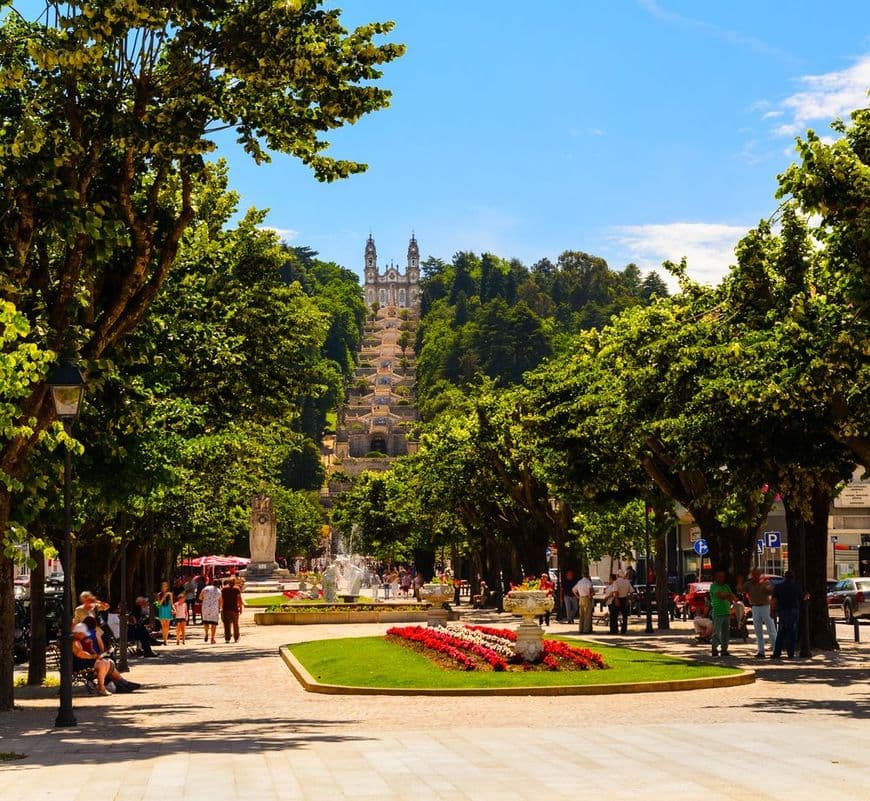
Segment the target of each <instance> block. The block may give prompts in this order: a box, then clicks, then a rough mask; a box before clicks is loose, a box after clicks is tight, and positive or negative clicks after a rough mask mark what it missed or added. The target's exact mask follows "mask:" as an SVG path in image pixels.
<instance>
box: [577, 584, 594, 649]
mask: <svg viewBox="0 0 870 801" xmlns="http://www.w3.org/2000/svg"><path fill="white" fill-rule="evenodd" d="M594 593H595V586H594V585H593V584H592V579H590V578H589V570H584V571H583V578H582V579H580V581H578V582H577V583H576V584H575V585H574V595H576V596H577V597H578V598H579V599H580V633H581V634H591V633H592V607H593V604H594V601H593V600H592V596H593V595H594Z"/></svg>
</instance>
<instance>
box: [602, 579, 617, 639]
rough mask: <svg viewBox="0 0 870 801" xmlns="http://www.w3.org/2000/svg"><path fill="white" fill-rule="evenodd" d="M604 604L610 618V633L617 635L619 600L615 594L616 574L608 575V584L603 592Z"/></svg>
mask: <svg viewBox="0 0 870 801" xmlns="http://www.w3.org/2000/svg"><path fill="white" fill-rule="evenodd" d="M604 603H605V604H606V605H607V613H608V615H609V616H610V633H611V634H619V600H618V597H617V594H616V573H611V574H610V584H608V585H607V588H606V589H605V590H604Z"/></svg>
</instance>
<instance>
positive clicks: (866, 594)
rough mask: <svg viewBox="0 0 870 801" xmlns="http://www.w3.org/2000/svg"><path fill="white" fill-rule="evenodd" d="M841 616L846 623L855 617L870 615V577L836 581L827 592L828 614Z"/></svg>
mask: <svg viewBox="0 0 870 801" xmlns="http://www.w3.org/2000/svg"><path fill="white" fill-rule="evenodd" d="M832 612H833V613H835V614H836V615H837V616H839V615H841V614H842V616H843V618H844V620H845V621H846V622H847V623H851V622H852V620H853V619H854V618H856V617H870V578H848V579H843V580H842V581H838V582H837V584H836V586H835V587H834V589H833V590H832V591H831V592H829V593H828V614H831V613H832Z"/></svg>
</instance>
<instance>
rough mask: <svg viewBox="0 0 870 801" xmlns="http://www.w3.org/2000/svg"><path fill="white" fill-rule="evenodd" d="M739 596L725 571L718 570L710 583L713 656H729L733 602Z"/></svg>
mask: <svg viewBox="0 0 870 801" xmlns="http://www.w3.org/2000/svg"><path fill="white" fill-rule="evenodd" d="M736 600H737V596H736V595H735V594H734V591H733V590H732V589H731V586H730V585H729V584H728V583H727V581H726V579H725V571H724V570H717V571H716V573H715V574H714V576H713V583H712V584H711V585H710V607H711V608H712V610H713V639H712V640H711V641H710V642H711V644H712V646H713V656H719V648H720V646H721V648H722V656H728V640H729V636H730V634H731V602H732V601H736Z"/></svg>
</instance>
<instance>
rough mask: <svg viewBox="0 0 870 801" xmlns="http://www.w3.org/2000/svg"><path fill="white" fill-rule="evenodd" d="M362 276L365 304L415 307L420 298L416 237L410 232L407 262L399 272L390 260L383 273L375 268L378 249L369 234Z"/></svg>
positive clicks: (418, 249)
mask: <svg viewBox="0 0 870 801" xmlns="http://www.w3.org/2000/svg"><path fill="white" fill-rule="evenodd" d="M364 269H365V279H364V281H363V295H364V297H365V300H366V305H368V306H373V305H374V304H375V303H377V304H378V306H380V307H382V308H385V307H398V308H399V309H410V308H415V307H416V306H417V304H418V303H419V301H420V289H419V281H420V248H419V246H418V245H417V238H416V237H415V236H414V235H413V234H411V241H410V242H409V243H408V264H407V267H406V269H405V272H404V273H403V272H402V271H401V268H400V267H399V266H398V265H397V264H393V263H392V262H390V263H389V264H388V265H387V266H386V268H385V270H384V272H383V273H381V272H380V271H379V270H378V251H377V249H376V248H375V240H374V239H373V238H372V235H371V234H369V238H368V240H367V241H366V249H365V268H364Z"/></svg>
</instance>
